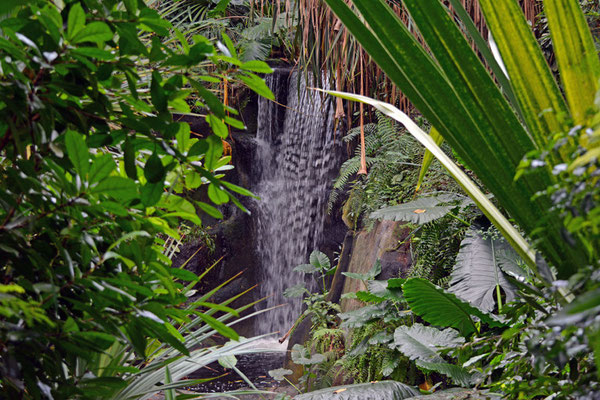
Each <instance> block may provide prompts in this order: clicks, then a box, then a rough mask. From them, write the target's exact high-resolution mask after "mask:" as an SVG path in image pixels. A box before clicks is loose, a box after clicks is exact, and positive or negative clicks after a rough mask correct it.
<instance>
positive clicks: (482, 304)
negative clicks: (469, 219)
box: [449, 231, 518, 312]
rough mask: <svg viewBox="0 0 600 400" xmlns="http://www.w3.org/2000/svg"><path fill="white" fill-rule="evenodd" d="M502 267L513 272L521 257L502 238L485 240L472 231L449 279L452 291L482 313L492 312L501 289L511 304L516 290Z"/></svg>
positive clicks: (464, 243) (464, 242) (463, 244)
mask: <svg viewBox="0 0 600 400" xmlns="http://www.w3.org/2000/svg"><path fill="white" fill-rule="evenodd" d="M502 264H511V265H507V266H506V268H507V269H514V266H512V264H517V265H516V267H517V268H518V255H517V254H516V253H515V252H514V251H513V249H512V248H510V246H508V244H507V243H506V242H504V241H503V240H500V239H492V238H483V237H482V236H481V235H480V234H479V233H477V232H474V231H471V232H469V233H468V234H467V236H466V237H465V239H464V240H463V241H462V243H461V249H460V251H459V252H458V256H457V257H456V264H455V266H454V270H453V271H452V275H451V280H450V289H449V290H450V292H452V293H454V294H455V295H457V296H458V297H460V298H461V299H463V300H466V301H468V302H469V303H471V304H472V305H474V306H475V307H477V308H479V309H480V310H483V311H486V312H490V311H492V310H493V309H494V307H495V306H496V302H495V301H494V295H495V292H496V290H497V289H496V287H497V286H500V287H501V288H502V290H503V291H504V294H505V295H506V301H507V302H508V301H512V300H514V298H515V295H516V293H517V290H516V288H515V287H514V286H513V285H512V284H511V283H510V282H509V281H508V280H507V279H506V278H505V277H504V273H503V272H502V269H501V268H502Z"/></svg>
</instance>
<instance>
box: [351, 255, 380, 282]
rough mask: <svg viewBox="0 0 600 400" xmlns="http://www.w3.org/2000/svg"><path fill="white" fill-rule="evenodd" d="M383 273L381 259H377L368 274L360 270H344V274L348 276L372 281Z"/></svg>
mask: <svg viewBox="0 0 600 400" xmlns="http://www.w3.org/2000/svg"><path fill="white" fill-rule="evenodd" d="M380 273H381V261H380V260H377V261H375V264H373V267H372V268H371V270H370V271H369V272H367V273H366V274H361V273H358V272H342V275H344V276H347V277H348V278H352V279H358V280H361V281H370V280H373V279H375V278H376V277H377V275H379V274H380Z"/></svg>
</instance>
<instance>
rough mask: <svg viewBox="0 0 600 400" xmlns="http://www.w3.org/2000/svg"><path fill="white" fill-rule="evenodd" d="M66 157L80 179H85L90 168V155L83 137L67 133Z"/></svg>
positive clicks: (70, 132) (71, 132) (75, 133)
mask: <svg viewBox="0 0 600 400" xmlns="http://www.w3.org/2000/svg"><path fill="white" fill-rule="evenodd" d="M65 144H66V146H67V155H68V156H69V159H70V160H71V162H72V163H73V166H74V167H75V171H77V173H78V174H79V176H80V177H82V178H85V175H86V174H87V172H88V170H89V167H90V160H89V157H90V154H89V149H88V147H87V145H86V144H85V140H84V139H83V135H81V134H80V133H77V132H75V131H71V130H69V131H67V133H66V137H65Z"/></svg>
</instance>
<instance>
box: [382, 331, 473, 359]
mask: <svg viewBox="0 0 600 400" xmlns="http://www.w3.org/2000/svg"><path fill="white" fill-rule="evenodd" d="M464 342H465V339H464V338H462V337H461V336H459V335H458V332H457V331H455V330H454V329H452V328H446V329H444V330H439V329H437V328H434V327H431V326H425V325H421V324H414V325H412V326H406V325H402V326H399V327H398V328H397V329H396V331H395V332H394V344H393V345H394V346H395V347H396V348H397V349H398V350H399V351H400V352H402V353H403V354H404V355H405V356H407V357H408V358H410V359H411V360H422V361H427V362H435V363H440V362H444V359H443V358H442V356H441V355H440V354H439V353H438V352H437V349H445V348H455V347H457V346H460V345H462V344H463V343H464Z"/></svg>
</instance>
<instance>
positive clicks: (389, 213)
mask: <svg viewBox="0 0 600 400" xmlns="http://www.w3.org/2000/svg"><path fill="white" fill-rule="evenodd" d="M443 202H444V201H443V199H439V198H437V197H420V198H418V199H416V200H413V201H409V202H407V203H402V204H399V205H396V206H388V207H384V208H382V209H379V210H377V211H374V212H372V213H371V218H373V219H385V220H391V221H406V222H412V223H415V224H419V225H423V224H426V223H428V222H431V221H435V220H436V219H439V218H442V217H444V216H445V215H446V214H448V213H449V212H450V211H451V210H452V209H453V208H454V206H448V205H442V206H440V205H438V204H440V203H443Z"/></svg>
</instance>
